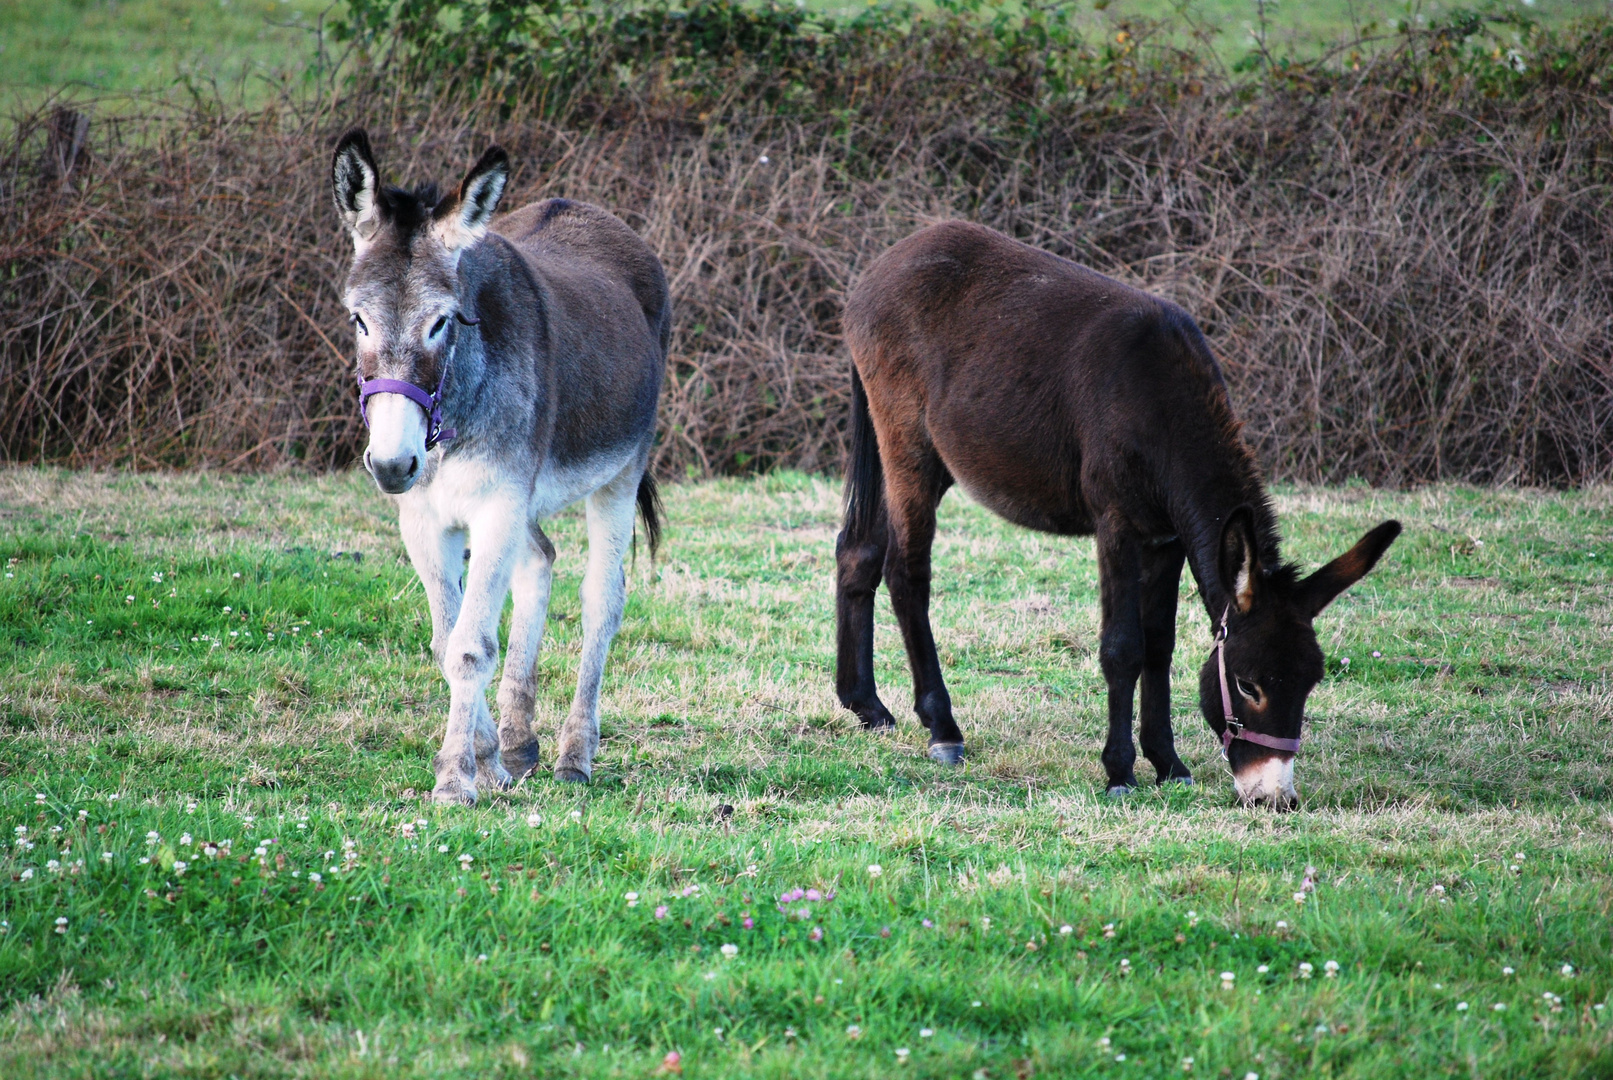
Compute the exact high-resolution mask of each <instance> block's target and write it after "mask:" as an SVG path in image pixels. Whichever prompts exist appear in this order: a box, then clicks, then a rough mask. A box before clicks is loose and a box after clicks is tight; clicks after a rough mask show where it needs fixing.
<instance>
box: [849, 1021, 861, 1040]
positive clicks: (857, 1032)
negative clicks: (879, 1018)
mask: <svg viewBox="0 0 1613 1080" xmlns="http://www.w3.org/2000/svg"><path fill="white" fill-rule="evenodd" d="M862 1037H863V1029H862V1028H860V1027H858V1026H857V1025H856V1024H848V1025H847V1026H846V1038H848V1039H860V1038H862Z"/></svg>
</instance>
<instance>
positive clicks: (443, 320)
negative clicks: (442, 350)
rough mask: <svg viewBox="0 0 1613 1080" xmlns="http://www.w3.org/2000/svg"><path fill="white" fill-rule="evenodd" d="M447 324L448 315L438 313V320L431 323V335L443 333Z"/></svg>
mask: <svg viewBox="0 0 1613 1080" xmlns="http://www.w3.org/2000/svg"><path fill="white" fill-rule="evenodd" d="M447 325H448V316H446V315H438V316H437V321H436V322H434V323H432V324H431V334H430V335H429V336H431V337H436V336H437V335H438V334H440V333H442V329H443V327H445V326H447Z"/></svg>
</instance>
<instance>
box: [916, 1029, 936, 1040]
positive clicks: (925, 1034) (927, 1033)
mask: <svg viewBox="0 0 1613 1080" xmlns="http://www.w3.org/2000/svg"><path fill="white" fill-rule="evenodd" d="M934 1034H935V1029H934V1028H919V1038H921V1039H928V1038H930V1037H931V1036H933V1035H934Z"/></svg>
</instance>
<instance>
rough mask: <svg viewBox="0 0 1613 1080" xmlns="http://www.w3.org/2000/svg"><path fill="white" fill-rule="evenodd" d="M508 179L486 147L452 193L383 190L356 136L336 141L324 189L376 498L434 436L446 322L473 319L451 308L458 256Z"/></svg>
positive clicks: (418, 465)
mask: <svg viewBox="0 0 1613 1080" xmlns="http://www.w3.org/2000/svg"><path fill="white" fill-rule="evenodd" d="M509 175H510V159H509V156H508V155H507V154H505V153H504V151H503V150H501V149H500V148H499V147H496V146H494V147H491V148H490V149H488V151H487V152H486V153H485V154H483V155H482V157H481V160H480V161H478V162H477V163H476V164H475V165H474V166H473V167H472V168H471V170H470V172H469V173H468V174H467V175H466V176H465V179H464V181H463V182H462V183H461V184H460V185H459V189H458V190H457V191H455V192H453V193H451V194H449V195H448V196H446V197H442V198H439V197H438V194H437V188H436V185H434V184H427V185H423V186H421V187H418V188H416V189H415V190H413V191H404V190H403V189H401V188H395V187H391V186H383V185H382V184H381V182H380V172H379V170H378V169H377V168H376V166H375V156H374V155H373V154H372V153H371V152H370V140H369V138H368V136H366V135H365V134H364V132H363V131H361V130H359V129H357V128H355V129H354V130H352V131H349V132H348V133H347V134H346V135H343V136H342V138H341V141H340V142H338V143H337V144H336V157H335V160H334V161H333V162H332V164H331V194H332V196H333V197H334V198H335V200H336V211H337V213H339V214H340V215H341V217H342V222H343V224H345V225H346V226H347V231H348V234H349V235H350V236H351V237H352V238H353V249H354V258H353V268H352V270H351V271H350V272H349V273H348V275H347V288H346V292H345V294H344V296H343V299H344V300H345V302H346V304H347V310H348V312H349V316H350V318H351V320H352V323H353V329H354V331H355V333H356V334H357V336H358V378H359V382H360V384H361V385H363V386H364V389H363V391H361V393H364V394H365V400H364V401H363V407H364V410H365V418H366V420H367V421H368V422H369V426H370V445H369V447H368V448H367V449H366V450H365V451H364V465H365V467H366V468H368V469H369V470H370V475H371V476H373V477H375V482H376V483H377V484H379V485H380V487H381V490H383V491H386V492H389V493H391V494H394V495H397V494H401V493H403V492H405V491H408V490H409V488H411V487H412V486H414V482H415V480H416V478H418V477H419V475H420V471H421V469H422V468H424V467H425V463H426V453H427V451H428V450H430V449H431V447H432V446H433V445H435V443H436V442H437V441H438V438H439V432H438V430H437V428H438V427H439V426H440V423H441V418H440V415H436V413H437V404H438V399H439V398H440V397H441V393H442V385H443V380H444V378H445V377H446V375H447V372H448V367H449V363H450V361H451V360H452V358H453V353H454V342H455V339H456V337H457V336H458V332H459V327H458V325H457V324H460V323H463V324H465V325H474V322H475V320H474V318H472V317H470V316H467V314H466V313H465V312H464V311H462V310H461V307H460V304H461V297H460V292H459V260H460V256H462V255H463V254H464V253H465V251H466V250H467V249H469V248H470V247H471V246H472V245H473V244H475V243H476V242H477V241H479V240H481V239H482V237H484V236H486V235H487V229H488V225H489V223H490V222H491V221H492V219H493V212H494V211H495V210H497V209H498V201H499V197H500V196H502V195H503V194H504V185H505V183H506V182H507V181H508V179H509ZM440 434H441V437H444V438H447V437H451V433H450V432H442V433H440Z"/></svg>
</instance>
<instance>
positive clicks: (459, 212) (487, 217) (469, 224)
mask: <svg viewBox="0 0 1613 1080" xmlns="http://www.w3.org/2000/svg"><path fill="white" fill-rule="evenodd" d="M509 180H510V155H508V154H506V153H505V152H504V148H503V147H500V146H490V147H488V148H487V152H486V153H485V154H483V155H482V156H481V160H479V161H477V162H476V164H475V165H472V166H471V170H470V172H468V173H466V174H465V179H464V182H462V183H461V184H460V185H459V191H458V192H456V193H455V194H454V195H453V196H452V197H450V198H447V199H444V200H443V201H442V202H440V203H438V204H437V208H436V210H434V211H432V214H431V216H432V219H433V220H434V221H435V225H434V227H433V229H434V231H435V232H436V234H437V237H438V239H440V240H441V241H442V242H443V243H444V244H445V245H447V247H448V250H449V251H462V250H463V249H465V248H468V247H470V246H471V245H472V244H474V243H476V241H478V240H480V239H481V238H482V237H484V236H486V235H487V227H488V226H489V225H490V224H492V221H493V213H494V211H496V210H497V209H498V201H499V199H501V198H503V197H504V185H505V184H507V183H509Z"/></svg>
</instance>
